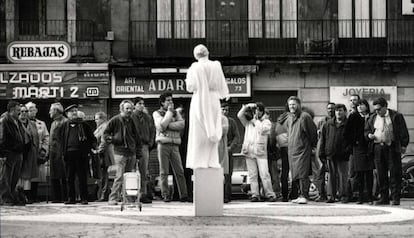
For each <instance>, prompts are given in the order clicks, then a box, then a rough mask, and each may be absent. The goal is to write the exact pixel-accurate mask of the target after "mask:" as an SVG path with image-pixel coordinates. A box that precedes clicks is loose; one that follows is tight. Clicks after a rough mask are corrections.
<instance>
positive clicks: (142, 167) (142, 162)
mask: <svg viewBox="0 0 414 238" xmlns="http://www.w3.org/2000/svg"><path fill="white" fill-rule="evenodd" d="M140 155H141V156H140V158H139V160H138V168H139V173H140V174H141V195H142V197H144V196H146V195H147V183H148V177H147V176H148V161H149V149H148V145H144V144H143V145H142V147H141V153H140Z"/></svg>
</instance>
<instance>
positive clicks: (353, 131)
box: [345, 112, 368, 146]
mask: <svg viewBox="0 0 414 238" xmlns="http://www.w3.org/2000/svg"><path fill="white" fill-rule="evenodd" d="M364 128H365V118H363V117H362V116H361V115H360V114H359V113H358V112H353V113H351V114H350V115H349V117H348V123H347V125H346V128H345V137H346V139H347V141H348V142H349V143H350V144H351V145H352V146H354V145H361V146H368V141H367V140H366V139H365V136H364Z"/></svg>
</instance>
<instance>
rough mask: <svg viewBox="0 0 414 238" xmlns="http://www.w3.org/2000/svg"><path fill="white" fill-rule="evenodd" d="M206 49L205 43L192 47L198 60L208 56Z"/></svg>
mask: <svg viewBox="0 0 414 238" xmlns="http://www.w3.org/2000/svg"><path fill="white" fill-rule="evenodd" d="M208 54H209V53H208V49H207V47H206V46H205V45H203V44H200V45H197V46H196V47H194V58H195V59H196V60H199V59H200V58H204V57H208Z"/></svg>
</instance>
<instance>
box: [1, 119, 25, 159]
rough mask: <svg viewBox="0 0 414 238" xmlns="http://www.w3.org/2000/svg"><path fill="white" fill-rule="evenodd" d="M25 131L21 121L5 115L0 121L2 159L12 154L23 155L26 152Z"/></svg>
mask: <svg viewBox="0 0 414 238" xmlns="http://www.w3.org/2000/svg"><path fill="white" fill-rule="evenodd" d="M23 136H24V129H23V125H22V123H21V122H20V121H19V120H15V119H13V118H12V117H11V116H10V115H9V114H5V115H4V116H3V117H2V118H1V119H0V157H7V155H8V154H9V153H10V152H12V153H22V152H23V150H24V143H25V142H24V138H23Z"/></svg>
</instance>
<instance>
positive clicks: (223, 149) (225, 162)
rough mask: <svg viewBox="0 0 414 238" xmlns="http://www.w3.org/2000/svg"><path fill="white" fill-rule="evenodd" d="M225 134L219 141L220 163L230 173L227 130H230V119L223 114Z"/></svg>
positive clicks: (224, 171)
mask: <svg viewBox="0 0 414 238" xmlns="http://www.w3.org/2000/svg"><path fill="white" fill-rule="evenodd" d="M222 120H223V121H222V125H223V136H222V137H221V140H220V142H219V146H218V149H219V163H220V165H221V167H222V168H223V173H224V174H228V173H229V151H228V147H227V132H228V131H229V120H228V119H227V117H226V116H224V115H223V116H222Z"/></svg>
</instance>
